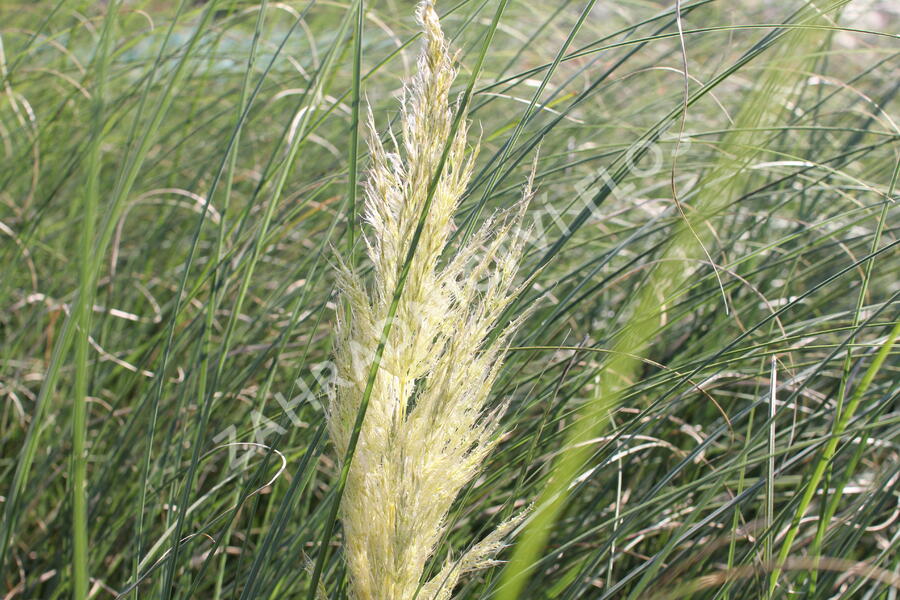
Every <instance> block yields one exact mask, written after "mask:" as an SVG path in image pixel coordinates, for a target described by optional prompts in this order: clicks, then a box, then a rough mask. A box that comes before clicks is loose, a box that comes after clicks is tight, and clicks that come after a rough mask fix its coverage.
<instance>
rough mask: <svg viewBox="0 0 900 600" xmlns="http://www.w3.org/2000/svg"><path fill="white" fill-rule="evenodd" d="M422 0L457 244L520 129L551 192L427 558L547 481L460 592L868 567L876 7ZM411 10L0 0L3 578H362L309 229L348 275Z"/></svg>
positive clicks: (882, 550)
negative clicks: (462, 163) (450, 123)
mask: <svg viewBox="0 0 900 600" xmlns="http://www.w3.org/2000/svg"><path fill="white" fill-rule="evenodd" d="M437 8H438V12H439V13H440V15H441V22H442V24H443V27H444V30H445V31H446V32H447V35H448V38H450V40H451V42H452V45H453V47H455V48H459V49H461V52H460V54H459V56H458V57H457V59H456V60H457V62H456V67H457V68H458V69H459V76H458V78H457V80H456V83H455V84H454V87H453V89H452V91H451V93H452V95H453V96H454V97H455V96H456V95H457V94H462V97H463V98H464V102H465V105H466V108H467V109H468V117H469V119H470V120H471V121H472V122H473V123H474V126H473V130H472V136H471V137H472V138H473V139H472V140H471V141H474V138H475V137H477V136H480V143H481V152H480V153H479V155H478V156H477V158H476V159H475V163H474V170H473V174H472V179H471V181H470V183H469V185H468V186H467V188H466V189H465V191H464V194H463V196H462V199H461V202H460V204H459V205H458V208H457V210H456V214H455V225H456V227H455V228H454V229H453V232H452V235H451V236H450V239H449V242H448V243H449V248H448V250H447V252H446V253H445V255H446V256H452V255H453V254H454V253H456V252H458V251H459V249H465V248H467V247H468V245H469V244H470V243H471V241H472V240H473V239H474V240H476V241H477V240H479V239H480V238H479V237H478V231H479V229H480V227H481V225H482V224H483V223H484V222H485V220H486V219H487V218H489V217H490V215H493V214H495V213H496V211H498V210H502V209H504V208H508V207H510V206H513V205H514V204H515V203H516V202H517V201H518V199H519V198H520V196H521V186H522V183H523V182H524V181H526V180H527V178H528V175H529V172H530V169H531V167H532V162H533V161H535V157H537V160H536V163H535V164H536V171H535V176H534V187H535V189H536V191H537V195H536V196H535V198H534V199H533V201H532V202H531V203H530V205H529V208H528V212H527V214H526V216H525V219H526V221H527V222H529V223H532V224H533V226H532V229H531V233H530V237H529V238H528V239H527V241H526V244H525V246H524V259H523V266H522V267H521V270H520V273H519V277H518V279H517V280H516V283H517V284H518V283H521V282H527V285H525V287H524V290H523V293H521V294H520V295H519V296H517V299H516V301H515V302H513V303H512V304H511V305H510V306H509V307H508V309H507V312H506V314H505V315H504V319H503V320H505V321H504V322H506V321H508V320H509V319H512V318H514V317H515V316H516V315H523V314H528V315H529V316H528V318H527V320H525V321H524V323H522V325H521V327H520V328H519V329H518V331H517V333H516V335H515V337H514V338H513V339H512V342H511V343H512V348H511V350H510V352H509V355H508V357H507V359H506V362H505V365H504V366H503V369H502V370H501V371H500V372H499V373H498V376H497V379H496V382H495V385H494V386H493V391H492V394H491V397H490V405H491V406H500V405H502V403H504V402H508V403H509V408H508V411H507V412H506V415H505V417H504V418H503V419H502V422H501V423H500V428H499V430H500V431H504V432H508V433H506V434H504V435H503V436H502V438H501V439H500V440H499V443H498V445H497V446H496V448H495V449H494V450H493V452H492V453H491V454H490V456H489V457H488V458H487V459H486V463H485V464H484V466H483V468H482V470H481V471H480V474H479V476H478V477H476V478H475V479H474V481H471V482H470V483H469V484H467V485H466V486H465V487H464V488H463V491H462V493H461V495H460V496H459V498H458V499H457V501H456V502H455V503H453V505H452V507H451V509H450V513H449V516H448V527H447V529H446V531H445V532H444V534H443V536H442V538H441V539H440V541H439V543H438V546H437V551H436V552H435V553H434V556H433V558H432V560H430V561H429V562H428V564H427V565H426V566H425V572H424V576H423V577H424V578H428V577H431V576H434V575H436V574H437V573H438V572H439V571H440V569H441V567H442V565H444V564H449V563H448V562H447V561H448V560H449V561H452V560H454V559H455V558H458V557H459V556H460V555H461V553H463V552H464V551H465V550H466V548H468V547H469V546H470V545H471V544H472V543H473V542H474V541H475V540H479V539H483V538H484V537H485V535H487V534H488V532H490V531H491V530H492V529H493V528H494V527H495V526H496V525H497V523H500V522H502V521H503V520H504V519H505V518H507V517H509V516H512V515H514V514H517V513H518V512H519V511H520V510H521V509H522V508H523V507H526V506H529V505H531V504H532V503H535V502H536V503H537V504H536V509H535V510H534V511H533V512H532V513H531V516H530V517H529V519H528V520H527V521H526V522H525V523H524V524H523V525H522V526H521V527H520V528H519V531H518V532H517V537H516V542H515V544H514V546H513V547H512V548H507V549H505V550H503V552H501V554H500V558H501V559H503V560H505V561H508V562H506V564H505V565H498V566H493V567H491V568H489V569H486V570H482V571H478V572H476V573H472V574H468V575H466V576H464V577H462V579H461V580H460V584H459V586H458V587H457V588H456V595H457V597H459V598H466V599H475V598H489V597H496V598H516V597H522V598H537V599H541V598H546V599H554V600H573V599H575V598H623V599H628V600H636V599H638V598H648V597H653V598H680V597H683V598H706V599H711V600H712V599H715V600H737V599H742V598H805V599H821V600H824V599H826V598H836V597H837V598H867V599H887V598H894V597H895V595H896V594H897V593H898V589H900V581H898V576H897V573H898V569H900V564H898V560H900V558H898V557H900V552H898V546H900V509H898V506H900V491H898V490H900V485H898V481H900V456H898V455H900V448H898V439H900V437H898V434H900V412H898V410H900V402H898V391H900V387H898V381H900V377H898V364H900V363H898V360H897V356H898V351H897V348H896V346H895V343H896V338H897V335H898V331H900V329H898V327H900V326H898V323H900V303H898V294H900V289H898V286H897V279H898V273H900V260H898V258H900V252H898V246H897V244H898V228H897V217H898V209H897V207H896V198H897V190H898V178H900V177H898V176H900V159H898V157H900V129H898V120H900V115H898V113H897V99H896V96H897V93H898V89H900V87H898V86H900V84H898V77H897V73H898V60H900V45H898V41H900V36H898V35H897V31H898V25H900V13H898V10H897V8H896V6H894V4H893V3H889V2H884V1H879V0H858V1H855V2H843V1H837V2H826V3H825V4H816V5H807V4H806V3H804V2H800V1H797V2H774V1H773V2H766V1H762V0H757V1H753V2H745V3H734V2H728V3H726V2H712V1H711V0H694V1H684V2H678V3H674V4H673V3H655V2H649V3H647V2H645V3H624V4H623V3H609V2H596V1H595V0H582V2H569V1H563V2H559V3H551V2H546V3H537V4H534V3H524V2H509V1H508V0H491V1H489V2H460V3H457V4H440V5H438V7H437ZM419 37H420V33H419V29H418V26H417V24H416V22H415V19H414V10H413V7H412V6H411V5H410V4H409V3H397V2H379V3H374V4H370V3H367V2H363V0H353V1H352V2H343V3H342V2H305V1H290V2H259V1H258V0H256V1H252V2H250V1H244V0H209V1H205V2H194V1H188V0H184V1H173V0H136V1H133V2H132V1H128V2H124V1H122V0H107V1H105V2H95V1H88V0H40V1H37V2H30V1H29V2H25V1H16V0H11V1H5V2H2V3H0V254H2V260H3V264H4V268H3V271H2V277H0V307H2V308H0V334H2V346H0V348H2V350H0V393H2V397H3V403H2V411H0V595H2V596H3V597H4V598H29V599H30V598H42V599H43V598H47V599H55V598H64V597H68V598H71V597H75V598H79V599H81V598H84V597H90V598H117V597H121V598H160V599H165V600H172V599H175V598H182V599H183V598H211V599H215V600H221V599H226V598H228V599H244V600H246V599H250V598H253V599H257V598H301V597H314V596H315V595H316V593H318V592H321V593H323V594H325V595H326V596H327V597H328V598H343V597H347V596H348V594H349V593H350V592H349V588H348V571H347V566H346V563H345V560H344V555H343V553H342V552H341V551H340V548H341V545H342V542H343V540H344V538H343V534H342V531H341V528H340V525H339V524H337V523H336V522H335V516H334V515H335V510H334V507H335V506H336V501H337V498H336V497H335V490H336V489H339V488H340V486H337V485H335V483H336V482H337V481H339V478H340V468H339V465H338V463H337V462H336V461H335V459H334V457H335V456H336V452H335V449H334V447H333V446H332V445H331V444H332V442H331V441H330V439H329V436H328V434H327V433H326V432H325V416H324V415H325V413H324V407H325V406H326V405H327V399H326V388H327V386H328V385H329V382H331V381H332V378H333V377H334V372H335V369H334V365H333V364H332V362H331V360H332V356H333V346H334V342H335V333H334V327H335V323H336V322H337V318H338V311H339V310H341V309H340V308H339V304H338V303H337V292H336V282H337V272H338V269H337V268H336V265H335V262H336V261H335V256H336V253H340V254H342V255H343V256H349V257H352V258H350V259H349V262H350V263H352V264H355V265H356V268H357V269H358V271H359V272H360V274H361V276H362V277H364V278H368V277H370V276H371V273H370V270H371V268H372V265H371V262H370V261H369V259H368V258H367V257H366V253H365V251H364V241H363V239H362V235H363V234H366V235H368V233H367V232H366V231H365V229H364V228H362V227H361V226H360V223H361V221H360V217H361V213H362V209H363V202H362V201H361V200H360V199H361V198H362V195H361V193H360V191H359V190H361V189H362V188H361V187H360V185H361V183H362V181H363V179H364V175H363V174H364V173H365V171H366V170H367V169H368V167H369V166H370V165H371V161H370V157H369V156H368V154H367V153H366V151H365V148H364V144H360V142H359V131H360V130H361V123H360V122H361V119H360V113H361V110H360V106H361V105H362V106H365V103H366V102H367V101H368V103H369V104H370V105H371V106H372V110H373V113H374V114H375V115H378V117H377V118H378V122H379V131H381V132H382V133H383V134H384V136H383V138H384V139H383V141H384V142H385V144H389V143H390V136H389V134H388V129H387V128H386V127H381V126H380V125H381V124H382V123H388V122H389V121H390V122H391V123H392V124H393V126H394V129H395V130H397V131H399V127H400V123H399V121H398V119H399V112H398V103H397V100H398V98H399V97H400V96H401V85H402V82H403V81H409V80H410V78H411V77H412V75H413V73H414V72H415V66H416V64H415V58H416V55H417V52H418V48H419V47H420V40H419ZM496 333H497V334H498V335H499V333H500V332H499V331H497V332H496ZM332 530H333V531H334V534H333V535H331V534H330V533H331V532H332ZM323 540H324V541H325V543H326V544H328V546H327V547H323ZM314 581H316V582H317V583H315V584H313V582H314ZM520 590H524V591H520Z"/></svg>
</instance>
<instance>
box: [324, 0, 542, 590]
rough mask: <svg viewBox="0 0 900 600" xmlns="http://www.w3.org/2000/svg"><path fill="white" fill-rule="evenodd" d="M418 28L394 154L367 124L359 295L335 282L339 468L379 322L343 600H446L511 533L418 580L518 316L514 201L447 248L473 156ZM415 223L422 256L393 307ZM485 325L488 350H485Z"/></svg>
mask: <svg viewBox="0 0 900 600" xmlns="http://www.w3.org/2000/svg"><path fill="white" fill-rule="evenodd" d="M417 14H418V20H419V23H420V24H421V26H422V28H423V31H424V34H425V37H424V43H423V45H422V51H421V54H420V56H419V60H418V73H417V75H416V76H415V78H414V79H413V80H412V81H411V82H410V83H409V85H408V87H407V88H406V89H405V92H404V98H403V103H402V110H401V116H400V121H401V127H402V131H401V139H400V141H395V142H394V143H395V146H396V148H394V151H393V152H392V151H389V150H388V149H386V148H385V147H384V145H383V144H382V142H381V140H380V139H379V134H378V130H377V128H376V126H375V124H374V120H373V118H372V116H371V113H370V115H369V151H370V154H371V157H372V166H371V169H370V170H369V175H368V183H367V185H366V188H365V199H366V203H365V220H366V222H367V223H368V225H369V233H368V235H367V236H366V249H367V254H368V257H369V260H370V261H371V263H372V266H373V269H372V276H371V283H367V282H365V281H363V279H362V276H361V275H360V274H358V273H357V272H355V271H352V270H351V269H349V268H348V267H347V266H342V268H341V277H340V281H339V286H340V289H341V300H342V306H341V309H340V310H339V318H338V322H337V347H336V365H337V375H338V384H337V385H336V386H335V388H334V389H333V394H332V398H331V401H330V404H329V408H328V413H327V419H328V429H329V432H330V434H331V437H332V439H333V441H334V444H335V446H336V448H337V453H338V456H339V457H342V458H343V457H344V456H345V454H346V453H347V449H348V446H349V444H350V439H351V435H352V433H353V428H354V424H355V423H356V421H357V415H358V412H359V411H360V407H361V406H362V405H363V399H364V396H365V394H366V393H367V388H368V385H367V384H368V379H369V367H370V363H371V361H372V360H373V357H374V356H375V355H376V347H377V346H378V343H379V339H380V335H381V332H382V329H383V327H384V324H385V322H386V321H388V320H392V323H391V328H390V332H389V335H388V337H387V340H386V344H385V346H384V351H383V355H382V357H381V362H380V365H379V367H378V370H377V373H376V374H375V379H374V382H373V385H372V387H371V392H370V393H371V400H370V401H369V402H368V406H367V410H366V412H365V415H364V420H363V421H362V427H361V431H360V432H359V434H358V435H359V437H358V445H357V446H356V448H355V452H354V453H353V454H352V457H348V459H350V458H352V461H353V462H352V466H351V467H350V470H349V475H348V478H347V483H346V489H345V490H344V494H343V498H342V502H341V510H340V515H341V520H342V522H343V526H344V552H345V555H346V560H347V565H348V568H349V572H350V582H351V589H352V595H353V597H354V598H356V599H358V600H411V599H412V598H422V599H423V600H437V599H443V598H449V596H450V593H451V591H452V590H453V588H454V586H455V584H456V581H457V579H458V578H459V576H460V575H461V574H462V573H465V572H466V571H470V570H473V569H478V568H481V567H484V566H488V565H489V564H491V559H492V557H493V555H494V554H495V553H496V552H497V551H498V550H499V548H500V547H501V542H502V540H503V538H504V537H505V536H506V534H507V533H508V532H509V531H510V530H511V529H512V528H513V526H514V525H515V523H516V522H517V521H518V518H513V519H511V520H508V521H506V522H504V523H502V524H501V525H499V526H498V527H497V528H496V529H495V530H494V531H493V532H492V533H490V534H489V535H488V536H487V537H485V538H484V539H483V540H481V541H480V542H478V543H476V544H474V545H472V546H471V547H470V548H469V549H467V550H466V551H465V552H464V553H463V554H462V556H460V557H458V558H451V559H448V560H447V563H446V564H445V565H444V567H443V568H442V569H440V571H439V572H438V573H437V574H436V575H434V576H433V577H432V578H431V579H429V580H428V581H422V576H423V572H424V570H425V566H426V563H427V562H428V560H429V558H430V557H431V556H432V554H433V553H434V552H435V549H436V547H437V545H438V542H439V541H440V539H441V538H442V536H443V534H444V532H445V529H446V527H447V514H448V513H449V511H450V508H451V505H452V504H453V502H454V500H455V499H456V497H457V495H458V494H459V492H460V490H462V488H463V486H465V485H466V484H467V483H468V482H469V481H471V480H472V478H473V477H474V476H475V475H476V474H477V473H478V471H479V469H480V467H481V465H482V463H483V462H484V459H485V457H486V456H487V454H488V453H489V452H490V451H491V449H492V448H493V447H494V445H495V444H496V440H497V437H496V432H497V427H498V421H499V418H500V417H501V416H502V414H503V412H504V410H505V409H506V404H505V403H501V404H500V405H499V406H496V407H494V408H491V407H490V406H489V403H488V400H489V394H490V391H491V387H492V385H493V383H494V381H495V380H496V378H497V374H498V373H499V372H500V368H501V366H502V364H503V360H502V359H503V355H504V352H505V350H506V346H507V344H508V340H509V337H510V336H511V335H512V334H513V332H515V330H516V328H517V327H518V325H519V324H520V323H521V322H522V320H523V319H524V317H525V314H521V315H519V316H518V317H517V318H516V319H515V320H514V321H513V322H510V323H504V322H502V321H501V319H502V317H503V315H504V312H505V310H506V308H507V307H508V306H509V304H510V302H511V301H512V299H513V298H514V296H515V292H516V287H515V277H516V272H517V268H518V265H519V262H520V260H521V256H522V248H523V243H524V240H525V236H524V235H522V228H521V217H522V214H523V212H522V208H523V207H524V206H525V202H523V203H522V204H521V206H520V207H517V208H516V209H515V210H514V211H513V212H511V213H507V214H506V215H503V216H501V218H499V219H489V220H488V221H487V223H485V224H484V226H483V227H482V228H481V230H480V231H479V232H477V233H476V234H475V235H473V236H472V237H471V238H470V239H469V240H467V241H466V242H465V244H464V245H463V246H462V247H461V248H459V249H450V248H449V247H448V240H449V238H450V235H451V234H452V232H453V230H454V226H453V223H454V222H453V217H454V214H455V212H456V210H457V208H458V207H459V203H460V200H461V198H462V196H463V193H464V192H465V191H466V187H467V186H468V184H469V181H470V179H471V176H472V166H473V162H474V159H475V154H476V152H477V148H475V149H473V150H472V152H471V153H470V152H468V151H467V145H466V140H467V134H468V126H467V124H466V123H465V122H464V121H463V122H462V124H461V126H459V127H458V128H457V129H456V130H455V131H453V129H452V125H453V120H454V119H453V116H454V115H453V106H452V104H451V100H450V87H451V85H452V83H453V80H454V78H455V76H456V71H455V68H454V65H453V56H452V55H451V53H450V51H449V49H448V45H447V41H446V40H445V38H444V33H443V31H442V30H441V26H440V23H439V21H438V16H437V13H436V12H435V10H434V7H433V6H432V4H431V3H430V2H425V3H422V4H420V5H419V8H418V13H417ZM445 151H446V162H445V163H444V164H442V157H443V156H444V154H445ZM435 178H436V179H435ZM433 180H434V183H432V182H433ZM429 193H431V194H433V198H429ZM529 195H530V186H529V189H528V190H526V198H527V197H528V196H529ZM423 213H424V215H423ZM420 218H424V221H423V224H424V227H423V229H422V235H421V241H420V243H419V244H418V247H417V248H415V249H414V250H413V252H414V254H413V255H412V257H411V262H410V264H409V271H408V273H409V274H408V278H407V280H406V282H405V287H404V288H403V289H402V293H400V295H399V297H398V302H397V304H396V306H395V307H392V301H393V298H394V297H395V293H396V288H397V286H398V274H399V273H401V271H402V269H403V266H404V260H406V257H407V255H409V253H410V244H411V243H412V240H413V239H414V236H413V232H414V231H415V229H416V227H417V223H418V222H419V220H420ZM392 308H393V310H395V314H392ZM498 326H499V327H500V328H501V331H500V333H499V335H491V334H492V332H493V330H494V329H495V327H498Z"/></svg>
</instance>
